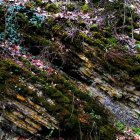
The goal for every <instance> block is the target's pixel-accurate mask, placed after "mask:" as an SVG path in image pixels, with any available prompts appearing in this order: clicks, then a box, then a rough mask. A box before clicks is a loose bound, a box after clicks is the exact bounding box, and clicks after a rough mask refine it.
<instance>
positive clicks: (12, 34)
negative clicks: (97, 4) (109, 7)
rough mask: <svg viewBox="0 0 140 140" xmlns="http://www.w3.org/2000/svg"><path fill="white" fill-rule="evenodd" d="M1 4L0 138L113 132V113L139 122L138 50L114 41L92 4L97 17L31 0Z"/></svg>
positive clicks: (108, 139)
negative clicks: (30, 0) (134, 50)
mask: <svg viewBox="0 0 140 140" xmlns="http://www.w3.org/2000/svg"><path fill="white" fill-rule="evenodd" d="M63 6H67V5H63ZM5 7H6V6H5ZM5 7H2V6H1V7H0V23H1V25H2V26H1V27H0V40H1V42H0V54H1V55H0V115H1V117H0V136H1V137H0V139H4V140H7V139H20V138H21V139H22V138H23V139H26V138H31V139H33V140H35V139H41V140H45V139H51V138H52V139H60V138H62V139H85V140H88V139H101V140H114V139H115V134H116V133H117V132H118V131H117V130H116V128H115V126H114V123H115V122H116V121H117V120H119V121H120V122H122V123H124V124H125V125H128V126H134V127H138V128H139V127H140V110H139V108H140V90H139V83H140V80H139V77H140V75H139V70H140V66H139V64H140V58H139V54H138V52H137V53H134V52H130V51H129V50H127V49H123V48H122V46H120V45H121V44H120V42H119V41H120V40H119V39H118V40H117V39H116V38H117V37H118V36H119V35H117V37H116V38H115V36H113V34H112V30H113V29H112V28H108V26H106V25H105V24H104V25H103V21H104V19H103V17H102V16H101V15H100V14H101V13H98V12H99V11H100V10H98V11H96V10H95V14H98V15H97V17H98V16H100V18H98V19H97V18H96V17H93V16H94V15H93V13H90V12H89V13H88V14H83V13H82V12H78V13H75V12H71V11H70V12H67V13H65V11H63V10H62V11H61V12H60V11H59V9H58V8H57V7H56V5H54V4H52V5H51V4H49V5H47V4H46V3H40V2H39V1H37V2H36V3H34V5H33V3H26V4H25V5H24V6H21V5H18V4H15V5H9V6H8V12H9V13H10V14H7V15H5V11H6V8H5ZM35 7H40V10H41V11H40V12H38V11H37V9H36V8H35ZM46 7H47V8H46ZM50 8H52V9H50ZM33 9H34V10H33ZM45 9H47V10H49V11H45ZM54 9H57V10H58V11H59V13H57V14H56V13H54ZM62 9H63V8H62ZM116 9H117V7H116ZM116 9H115V10H116ZM11 10H12V12H11ZM103 11H104V10H103ZM48 12H49V13H48ZM115 12H116V11H115ZM77 15H78V16H77ZM117 16H118V15H117ZM129 16H130V15H129V14H128V17H129ZM74 17H76V18H74ZM9 18H10V20H8V19H9ZM121 18H122V17H120V19H118V22H117V23H116V26H117V29H116V31H117V33H121V32H120V28H121V27H120V28H119V26H121V25H120V24H121V23H122V22H120V21H121ZM4 19H6V20H7V21H8V23H6V25H5V22H4ZM15 19H16V23H15V22H13V21H14V20H15ZM99 19H100V20H99ZM128 20H130V19H128ZM5 27H6V28H5ZM3 35H4V36H3ZM129 35H130V34H129Z"/></svg>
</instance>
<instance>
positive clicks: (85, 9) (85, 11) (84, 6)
mask: <svg viewBox="0 0 140 140" xmlns="http://www.w3.org/2000/svg"><path fill="white" fill-rule="evenodd" d="M81 10H82V12H83V13H87V12H88V11H89V7H88V5H87V4H84V5H83V6H82V7H81Z"/></svg>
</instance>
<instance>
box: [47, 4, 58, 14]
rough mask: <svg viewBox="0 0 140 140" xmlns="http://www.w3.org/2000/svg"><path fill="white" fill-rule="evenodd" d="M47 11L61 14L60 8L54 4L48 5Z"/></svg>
mask: <svg viewBox="0 0 140 140" xmlns="http://www.w3.org/2000/svg"><path fill="white" fill-rule="evenodd" d="M45 9H46V11H48V12H53V13H57V12H59V8H58V7H57V6H56V5H55V4H54V3H52V4H47V5H46V6H45Z"/></svg>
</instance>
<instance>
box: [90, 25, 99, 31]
mask: <svg viewBox="0 0 140 140" xmlns="http://www.w3.org/2000/svg"><path fill="white" fill-rule="evenodd" d="M90 30H91V31H97V30H98V26H97V24H92V25H91V26H90Z"/></svg>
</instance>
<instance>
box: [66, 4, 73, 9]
mask: <svg viewBox="0 0 140 140" xmlns="http://www.w3.org/2000/svg"><path fill="white" fill-rule="evenodd" d="M66 8H67V10H68V11H74V10H75V5H74V4H68V5H66Z"/></svg>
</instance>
